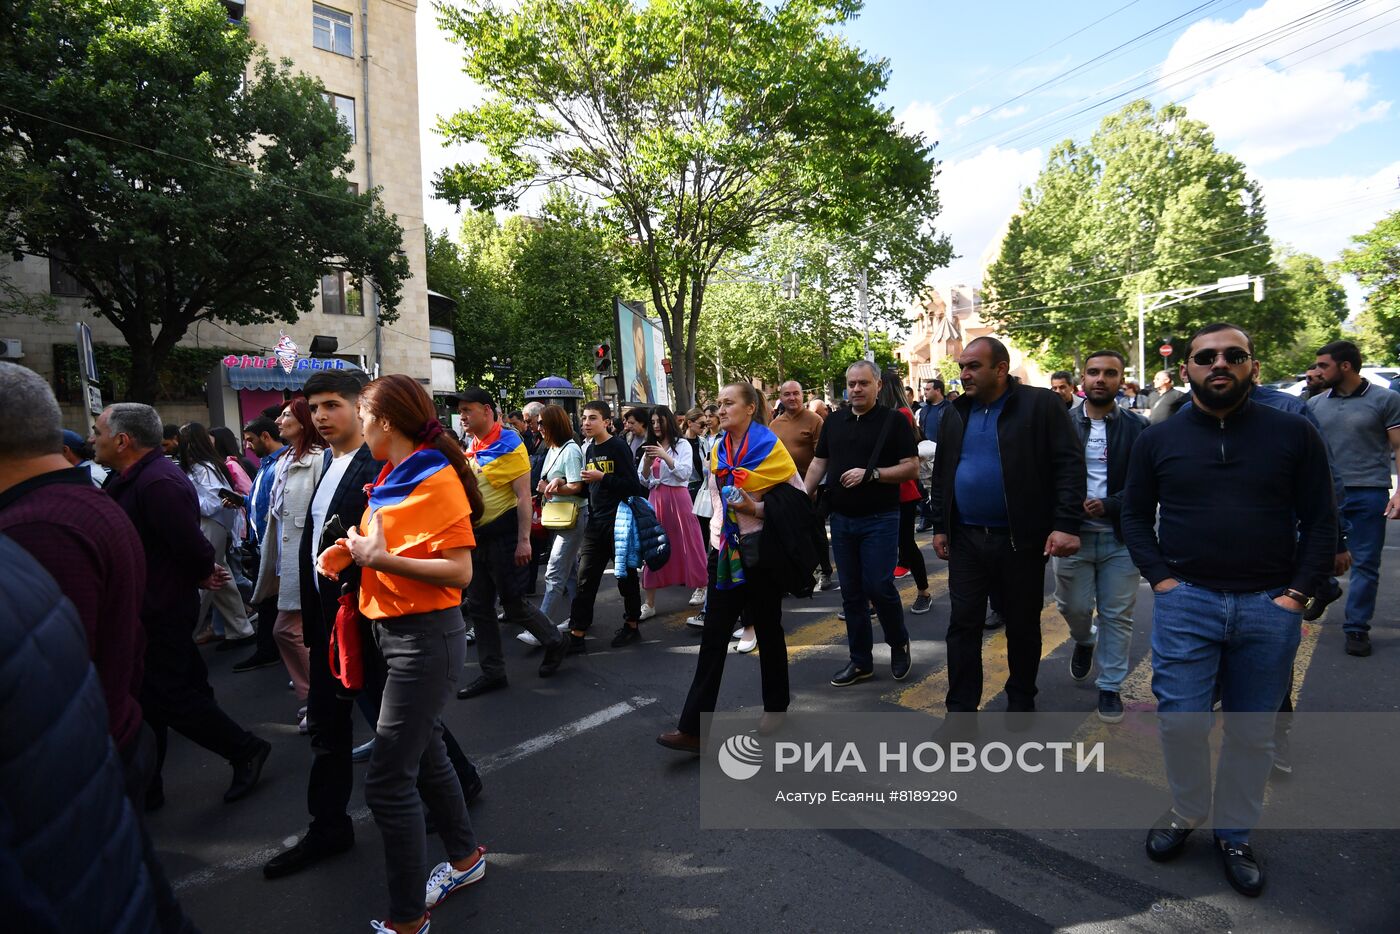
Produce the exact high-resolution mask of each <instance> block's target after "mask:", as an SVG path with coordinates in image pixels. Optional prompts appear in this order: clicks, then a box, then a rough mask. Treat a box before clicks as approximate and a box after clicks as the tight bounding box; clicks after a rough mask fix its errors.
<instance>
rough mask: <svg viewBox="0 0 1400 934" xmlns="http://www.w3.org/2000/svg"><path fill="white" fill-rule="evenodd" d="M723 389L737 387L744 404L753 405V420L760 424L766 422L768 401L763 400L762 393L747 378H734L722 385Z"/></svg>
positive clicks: (765, 424)
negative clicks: (732, 380)
mask: <svg viewBox="0 0 1400 934" xmlns="http://www.w3.org/2000/svg"><path fill="white" fill-rule="evenodd" d="M724 388H725V389H737V390H739V394H740V395H741V396H743V397H744V404H745V405H751V406H753V420H754V421H756V422H758V423H759V424H760V425H764V426H767V424H768V415H769V412H768V403H766V402H765V401H764V400H763V393H761V392H759V391H758V389H757V388H756V387H755V386H754V384H753V383H750V382H749V381H747V380H742V379H740V380H735V381H734V382H732V383H729V384H728V385H726V386H725V387H724Z"/></svg>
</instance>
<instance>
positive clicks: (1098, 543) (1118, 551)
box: [1055, 530, 1142, 692]
mask: <svg viewBox="0 0 1400 934" xmlns="http://www.w3.org/2000/svg"><path fill="white" fill-rule="evenodd" d="M1140 580H1142V575H1141V574H1139V573H1138V569H1137V565H1135V564H1133V559H1132V558H1131V557H1130V556H1129V555H1128V546H1127V545H1124V544H1123V543H1122V542H1121V541H1119V540H1118V538H1117V537H1116V536H1115V535H1114V534H1113V532H1111V531H1105V532H1094V531H1087V530H1086V531H1082V532H1080V533H1079V552H1078V553H1077V554H1073V555H1070V556H1069V557H1068V558H1056V559H1055V605H1056V606H1057V607H1058V608H1059V610H1060V615H1061V616H1063V617H1064V618H1065V622H1067V623H1069V634H1070V636H1071V638H1073V639H1074V641H1075V642H1076V643H1077V644H1079V645H1094V644H1095V638H1094V636H1095V634H1094V631H1093V629H1092V628H1091V625H1090V624H1091V623H1092V622H1093V619H1094V609H1095V607H1097V608H1098V612H1099V626H1098V642H1097V645H1098V648H1097V649H1096V650H1095V652H1094V654H1095V655H1096V656H1097V657H1098V661H1099V680H1098V688H1099V690H1101V691H1114V692H1116V691H1118V689H1119V688H1121V687H1122V686H1123V679H1124V678H1126V677H1127V676H1128V648H1129V646H1131V645H1132V642H1133V609H1134V608H1135V606H1136V605H1137V592H1138V582H1139V581H1140Z"/></svg>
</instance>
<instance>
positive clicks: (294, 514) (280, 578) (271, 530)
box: [253, 398, 325, 733]
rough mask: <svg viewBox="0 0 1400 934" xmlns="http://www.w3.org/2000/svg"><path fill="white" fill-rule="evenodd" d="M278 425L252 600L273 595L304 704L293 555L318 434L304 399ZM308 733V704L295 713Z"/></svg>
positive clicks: (306, 680)
mask: <svg viewBox="0 0 1400 934" xmlns="http://www.w3.org/2000/svg"><path fill="white" fill-rule="evenodd" d="M277 430H278V431H279V432H280V433H281V435H282V440H283V441H284V442H285V443H286V444H287V445H289V446H290V447H291V450H290V451H288V452H287V453H286V454H283V455H282V456H281V457H280V458H278V460H277V467H276V473H275V474H274V475H273V481H272V492H271V496H270V497H269V500H268V509H267V534H266V535H265V536H263V548H262V558H261V561H260V563H259V565H258V583H257V586H256V588H255V589H254V591H253V602H254V603H257V602H259V601H262V600H266V599H268V598H270V597H273V596H276V597H277V622H276V623H275V624H273V627H272V634H273V637H274V638H275V639H276V640H277V649H278V651H279V652H281V654H282V663H283V664H284V665H286V666H287V674H288V675H290V676H291V679H292V686H293V687H294V688H295V689H296V693H297V699H298V700H300V701H301V702H302V704H303V705H305V703H306V694H307V691H308V689H309V688H310V671H309V664H310V656H309V655H308V652H307V648H306V643H305V642H304V641H303V640H302V635H301V583H300V574H299V572H298V567H297V555H298V553H299V549H300V547H301V536H302V533H303V532H304V531H305V530H306V525H307V514H308V513H309V512H310V507H311V498H312V496H314V495H315V492H316V484H317V483H318V482H319V481H320V479H321V472H322V471H323V470H324V469H325V466H324V465H325V460H324V458H323V457H322V455H321V443H320V442H321V435H320V432H318V431H317V430H316V426H315V424H314V423H313V422H312V421H311V409H310V408H309V407H308V406H307V404H306V400H305V399H302V398H296V399H292V400H291V401H289V402H288V403H287V404H286V406H284V407H283V409H282V414H281V415H280V416H278V418H277ZM297 717H298V719H299V720H300V721H301V723H300V727H301V731H302V732H303V733H305V732H306V707H305V706H303V707H302V708H301V710H299V711H298V712H297Z"/></svg>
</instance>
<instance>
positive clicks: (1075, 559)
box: [1055, 350, 1147, 723]
mask: <svg viewBox="0 0 1400 934" xmlns="http://www.w3.org/2000/svg"><path fill="white" fill-rule="evenodd" d="M1124 364H1125V361H1124V359H1123V355H1122V354H1121V353H1119V352H1118V351H1116V350H1100V351H1096V352H1094V353H1092V354H1090V355H1089V357H1088V358H1087V359H1086V360H1085V361H1084V381H1083V384H1082V388H1083V390H1084V404H1083V405H1081V406H1079V407H1078V408H1076V409H1071V410H1070V414H1069V420H1070V424H1071V425H1073V426H1074V429H1075V437H1076V440H1077V443H1078V444H1079V445H1080V446H1081V447H1082V448H1083V450H1084V467H1085V478H1086V488H1085V498H1084V512H1083V524H1082V525H1081V526H1080V529H1079V551H1078V553H1076V554H1073V555H1069V556H1067V557H1063V558H1056V559H1055V603H1056V605H1057V606H1058V607H1059V610H1060V615H1062V616H1063V617H1064V618H1065V621H1066V622H1067V623H1069V631H1070V637H1071V638H1073V639H1074V654H1073V655H1072V656H1071V657H1070V664H1069V673H1070V677H1072V678H1073V679H1074V680H1075V681H1083V680H1084V679H1086V678H1088V677H1089V673H1090V671H1092V669H1093V666H1094V655H1095V654H1096V650H1097V654H1098V658H1099V680H1098V684H1097V686H1098V689H1099V719H1101V720H1103V721H1104V722H1105V723H1117V722H1119V721H1120V720H1122V719H1123V700H1122V697H1121V695H1120V689H1121V688H1122V686H1123V679H1124V678H1126V677H1127V675H1128V649H1129V647H1130V646H1131V645H1132V641H1133V610H1134V608H1135V607H1136V605H1137V591H1138V582H1139V581H1140V580H1141V579H1142V575H1141V574H1139V573H1138V569H1137V565H1135V564H1133V559H1132V557H1131V556H1130V555H1129V554H1128V548H1127V546H1126V545H1124V544H1123V538H1122V535H1123V533H1122V528H1121V526H1120V525H1119V513H1120V509H1121V506H1122V502H1123V484H1124V482H1125V481H1126V480H1127V476H1128V455H1129V454H1130V453H1131V452H1132V449H1133V444H1134V443H1135V442H1136V441H1137V439H1138V435H1140V434H1142V433H1143V431H1145V430H1146V428H1147V423H1146V422H1144V421H1143V420H1142V419H1140V418H1138V417H1137V416H1136V415H1133V414H1132V413H1130V412H1129V411H1128V410H1126V409H1123V408H1120V407H1119V406H1118V403H1117V402H1116V401H1115V400H1116V398H1117V396H1118V390H1119V388H1120V387H1121V386H1122V384H1123V368H1124ZM1095 610H1097V611H1098V633H1097V638H1095V632H1094V629H1093V626H1092V623H1093V621H1094V612H1095Z"/></svg>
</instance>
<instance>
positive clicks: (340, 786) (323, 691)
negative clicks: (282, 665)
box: [303, 618, 477, 841]
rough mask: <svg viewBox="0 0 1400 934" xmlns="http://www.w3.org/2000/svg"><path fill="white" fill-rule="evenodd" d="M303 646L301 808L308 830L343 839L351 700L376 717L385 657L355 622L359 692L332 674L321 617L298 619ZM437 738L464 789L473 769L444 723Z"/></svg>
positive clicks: (347, 826)
mask: <svg viewBox="0 0 1400 934" xmlns="http://www.w3.org/2000/svg"><path fill="white" fill-rule="evenodd" d="M303 626H304V632H305V635H306V640H307V645H308V646H309V648H310V652H311V665H310V675H311V679H310V680H311V690H310V691H309V692H308V694H307V697H306V729H307V733H308V734H309V736H310V739H311V755H312V759H311V773H310V775H309V776H308V777H307V782H306V808H307V810H308V811H309V812H310V813H311V833H314V834H317V835H318V836H324V837H325V838H326V839H330V840H335V841H346V840H349V839H351V838H352V837H353V836H354V829H353V825H352V824H351V821H350V793H351V791H352V789H353V788H354V785H355V769H354V762H352V761H351V759H350V754H351V752H352V751H353V750H354V714H355V706H356V701H357V700H359V698H360V697H363V698H365V701H367V705H368V706H369V707H370V708H372V709H373V710H374V711H375V717H376V718H377V716H378V710H379V703H380V701H381V700H382V699H383V696H384V677H385V672H384V659H383V658H382V657H381V656H380V654H379V650H378V648H377V647H376V645H375V641H374V634H373V633H372V632H371V631H370V624H369V623H368V621H366V620H365V619H363V618H361V620H360V636H361V645H362V646H363V647H364V660H365V687H364V690H362V691H360V692H359V694H358V695H357V694H354V693H352V692H350V691H347V690H346V689H345V686H344V685H342V684H341V683H340V682H339V681H337V680H336V678H335V676H334V675H332V674H331V668H330V655H329V640H328V636H327V634H326V632H325V627H324V626H323V625H322V624H321V621H320V620H316V621H315V622H314V623H310V624H308V623H307V620H306V619H305V618H303ZM442 741H443V743H444V744H445V745H446V746H447V757H448V759H450V760H451V761H452V767H453V769H454V770H455V771H456V772H457V780H458V781H459V782H461V784H462V788H463V790H465V789H467V788H468V787H469V786H470V785H472V784H474V783H475V781H476V777H477V773H476V767H475V766H474V765H472V763H471V761H470V760H469V759H468V758H467V756H466V754H465V753H464V752H463V751H462V747H461V745H460V744H459V743H458V742H457V738H456V737H455V736H453V735H452V731H451V730H449V729H448V728H447V726H446V724H444V725H443V728H442Z"/></svg>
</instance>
